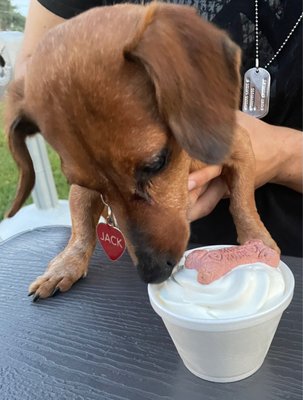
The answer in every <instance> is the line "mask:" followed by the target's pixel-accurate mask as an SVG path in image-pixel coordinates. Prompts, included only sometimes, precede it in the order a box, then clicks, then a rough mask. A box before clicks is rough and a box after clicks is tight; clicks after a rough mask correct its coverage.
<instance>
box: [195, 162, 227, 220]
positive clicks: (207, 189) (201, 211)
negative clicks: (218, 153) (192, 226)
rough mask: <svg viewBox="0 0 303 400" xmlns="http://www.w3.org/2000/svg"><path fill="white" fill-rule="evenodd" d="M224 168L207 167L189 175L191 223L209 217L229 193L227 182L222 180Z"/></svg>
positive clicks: (216, 166) (217, 166)
mask: <svg viewBox="0 0 303 400" xmlns="http://www.w3.org/2000/svg"><path fill="white" fill-rule="evenodd" d="M221 172H222V167H221V166H219V165H211V166H206V167H205V168H202V169H200V170H197V171H195V172H192V173H191V174H190V175H189V181H188V190H189V212H188V215H187V216H188V219H189V221H194V220H196V219H198V218H202V217H204V216H206V215H208V214H209V213H210V212H211V211H212V210H213V209H214V208H215V206H216V205H217V203H218V202H219V200H221V198H222V197H223V196H224V195H225V194H226V193H227V187H226V184H225V182H224V181H223V180H222V179H221V178H220V174H221Z"/></svg>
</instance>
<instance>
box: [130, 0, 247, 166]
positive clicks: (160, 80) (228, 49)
mask: <svg viewBox="0 0 303 400" xmlns="http://www.w3.org/2000/svg"><path fill="white" fill-rule="evenodd" d="M124 56H125V58H126V60H129V61H133V62H138V63H141V64H142V65H143V66H144V68H145V70H146V72H147V73H148V75H149V76H150V78H151V80H152V82H153V84H154V87H155V94H156V100H157V103H158V107H159V111H160V113H161V114H162V116H163V118H164V119H165V121H166V123H167V124H168V126H169V127H170V129H171V131H172V132H173V134H174V135H175V137H176V140H177V141H178V142H179V144H180V145H181V146H182V147H183V148H184V149H185V150H186V151H187V152H188V153H189V155H190V156H192V157H194V158H196V159H199V160H201V161H204V162H206V163H209V164H215V163H220V162H222V161H223V160H224V157H225V156H226V155H227V154H228V152H229V149H230V144H231V141H232V132H233V129H234V125H235V109H236V108H237V107H238V99H239V90H240V77H239V64H240V50H239V48H238V47H237V46H236V45H235V44H234V43H233V42H232V41H231V40H230V39H229V38H228V36H227V35H226V34H225V33H224V32H223V31H221V30H219V29H218V28H216V27H214V26H213V25H212V24H210V23H208V22H206V21H204V20H203V19H202V18H201V17H199V16H198V15H197V14H196V12H195V10H194V9H192V8H190V7H187V6H174V5H164V4H158V3H155V4H153V5H151V6H148V7H147V8H146V13H145V15H144V18H143V20H141V21H140V23H139V24H138V28H137V31H136V34H135V37H134V38H133V39H132V40H131V42H130V43H128V44H127V45H126V47H125V49H124Z"/></svg>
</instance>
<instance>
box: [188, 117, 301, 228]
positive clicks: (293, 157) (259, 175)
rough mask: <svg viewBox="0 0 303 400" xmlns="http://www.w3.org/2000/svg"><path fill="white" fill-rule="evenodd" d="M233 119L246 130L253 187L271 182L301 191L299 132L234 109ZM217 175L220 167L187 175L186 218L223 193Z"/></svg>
mask: <svg viewBox="0 0 303 400" xmlns="http://www.w3.org/2000/svg"><path fill="white" fill-rule="evenodd" d="M237 122H238V124H239V125H241V126H242V127H243V128H245V129H246V130H247V131H248V132H249V135H250V139H251V142H252V147H253V151H254V153H255V158H256V180H255V187H256V188H257V187H260V186H262V185H264V184H265V183H267V182H271V183H276V184H280V185H284V186H287V187H289V188H291V189H293V190H296V191H298V192H302V184H303V169H302V166H303V147H302V145H303V134H302V133H301V132H300V131H297V130H295V129H290V128H285V127H279V126H274V125H269V124H266V123H265V122H263V121H261V120H258V119H257V118H254V117H251V116H248V115H247V114H244V113H243V112H241V111H239V112H237ZM220 174H221V166H208V167H206V168H204V169H201V170H200V171H195V172H193V173H191V174H190V175H189V191H190V194H189V196H190V204H191V206H190V210H189V215H188V218H189V220H190V221H194V220H196V219H198V218H202V217H204V216H206V215H208V214H209V213H210V212H211V211H212V210H213V209H214V208H215V206H216V205H217V203H218V202H219V200H221V198H222V197H223V196H224V195H226V193H227V187H226V185H225V183H224V182H223V181H222V179H221V178H220Z"/></svg>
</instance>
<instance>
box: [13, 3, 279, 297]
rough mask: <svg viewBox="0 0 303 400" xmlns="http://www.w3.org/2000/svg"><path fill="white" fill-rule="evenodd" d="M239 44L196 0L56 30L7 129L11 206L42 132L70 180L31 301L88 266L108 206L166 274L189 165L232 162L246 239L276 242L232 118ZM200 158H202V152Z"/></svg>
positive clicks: (148, 267)
mask: <svg viewBox="0 0 303 400" xmlns="http://www.w3.org/2000/svg"><path fill="white" fill-rule="evenodd" d="M239 64H240V51H239V49H238V48H237V46H236V45H235V44H234V43H233V42H232V41H231V40H230V39H229V38H228V37H227V35H226V34H225V33H224V32H222V31H220V30H219V29H217V28H215V27H214V26H213V25H211V24H209V23H208V22H206V21H204V20H202V19H201V18H200V17H199V16H198V15H196V13H195V11H194V10H193V9H191V8H189V7H184V6H175V5H164V4H157V3H155V4H152V5H149V6H146V7H145V6H138V5H119V6H112V7H102V8H96V9H92V10H90V11H88V12H86V13H84V14H81V15H80V16H78V17H75V18H73V19H71V20H69V21H67V22H66V23H64V24H62V25H59V26H57V27H56V28H54V29H52V30H51V31H50V32H49V33H48V34H47V35H46V36H45V37H44V38H43V40H42V41H41V42H40V45H39V46H38V48H37V50H36V52H35V53H34V54H33V56H32V58H31V61H30V63H29V65H28V68H27V73H26V76H25V79H24V80H22V81H20V80H19V81H16V82H14V83H13V84H12V85H11V88H10V91H9V93H8V103H7V110H6V111H7V116H6V126H7V134H8V140H9V145H10V149H11V151H12V154H13V156H14V158H15V160H16V162H17V164H18V166H19V169H20V182H19V187H18V192H17V195H16V199H15V201H14V203H13V206H12V208H11V210H10V211H9V213H8V216H12V215H14V214H15V213H16V212H17V211H18V210H19V208H20V207H21V205H22V204H23V202H24V200H25V199H26V197H27V196H28V195H29V193H30V191H31V189H32V187H33V185H34V179H35V174H34V170H33V165H32V161H31V158H30V156H29V153H28V151H27V148H26V145H25V138H26V136H28V135H32V134H35V133H36V132H38V131H41V132H42V134H43V136H44V138H45V139H46V140H47V141H48V142H49V143H50V144H51V145H52V147H53V148H54V149H55V150H56V151H57V152H58V154H59V155H60V157H61V161H62V170H63V172H64V174H65V175H66V177H67V179H68V181H69V182H70V183H71V184H72V187H71V194H70V209H71V215H72V235H71V239H70V241H69V243H68V245H67V247H66V248H65V250H64V251H63V252H62V253H61V254H59V255H58V256H57V257H56V258H55V259H54V260H53V261H51V263H50V264H49V266H48V268H47V270H46V272H45V273H44V275H42V276H41V277H39V278H37V280H36V281H35V282H34V283H32V285H31V286H30V289H29V290H30V293H32V294H35V297H34V299H37V298H39V297H42V298H43V297H48V296H50V295H52V293H53V292H54V290H56V289H59V290H61V291H66V290H68V289H69V288H70V287H71V286H72V284H73V283H74V282H76V281H77V280H78V279H79V278H81V277H82V276H85V275H86V273H87V268H88V264H89V259H90V257H91V254H92V252H93V250H94V247H95V243H96V234H95V229H96V224H97V221H98V219H99V217H100V214H101V213H102V209H103V205H102V202H101V200H100V193H102V194H103V196H104V197H105V199H106V201H107V202H108V203H109V204H110V205H111V207H112V209H113V212H114V214H115V216H116V218H117V220H118V224H119V226H120V228H121V230H122V231H123V233H124V235H125V237H126V242H127V247H128V250H129V253H130V255H131V257H132V259H133V261H134V263H135V264H136V265H137V268H138V271H139V274H140V276H141V277H142V278H143V280H144V281H145V282H161V281H163V280H165V279H166V278H168V277H169V275H170V274H171V271H172V269H173V266H174V265H175V264H176V263H177V262H178V260H179V259H180V257H181V256H182V254H183V252H184V250H185V248H186V245H187V242H188V238H189V223H188V220H187V209H188V190H187V181H188V175H189V172H190V171H192V170H195V169H197V168H202V166H203V164H202V163H208V164H214V163H216V164H217V163H223V164H224V168H223V176H224V177H225V178H226V181H227V184H228V186H229V190H230V210H231V213H232V215H233V219H234V222H235V225H236V228H237V233H238V240H239V242H240V243H244V242H245V241H247V240H249V239H256V238H258V239H261V240H263V242H265V243H266V244H267V245H269V246H270V247H272V248H274V249H277V246H276V244H275V242H274V241H273V240H272V238H271V236H270V235H269V233H268V232H267V230H266V229H265V227H264V226H263V224H262V222H261V221H260V218H259V215H258V213H257V211H256V207H255V201H254V156H253V153H252V149H251V144H250V141H249V137H248V135H247V133H246V132H244V131H243V130H241V129H240V128H237V127H236V126H235V110H236V109H237V106H238V100H239V88H240V83H239V82H240V80H239ZM198 160H199V161H198Z"/></svg>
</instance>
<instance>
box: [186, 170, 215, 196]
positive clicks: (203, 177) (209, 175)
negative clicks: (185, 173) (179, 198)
mask: <svg viewBox="0 0 303 400" xmlns="http://www.w3.org/2000/svg"><path fill="white" fill-rule="evenodd" d="M221 172H222V167H221V166H220V165H208V166H206V167H204V168H201V169H199V170H197V171H194V172H192V173H190V174H189V177H188V190H189V191H191V190H193V189H196V188H198V187H201V186H204V185H205V184H206V183H208V182H209V181H210V180H212V179H214V178H216V177H217V176H219V175H220V174H221Z"/></svg>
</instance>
